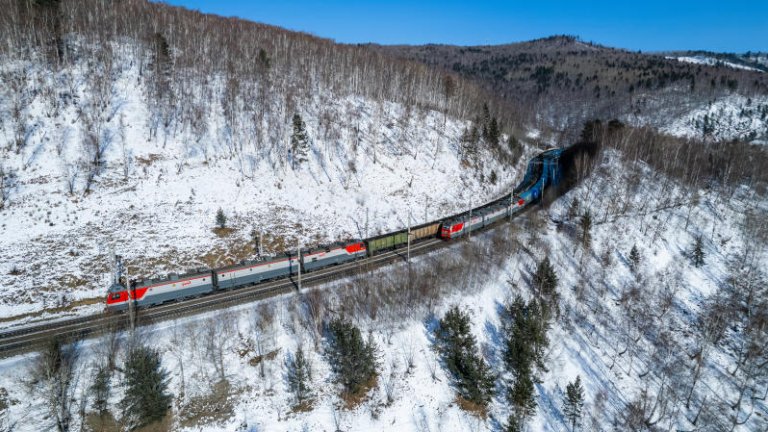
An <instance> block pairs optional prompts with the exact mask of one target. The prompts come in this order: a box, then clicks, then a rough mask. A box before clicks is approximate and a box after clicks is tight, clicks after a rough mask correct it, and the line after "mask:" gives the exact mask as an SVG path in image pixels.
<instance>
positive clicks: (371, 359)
mask: <svg viewBox="0 0 768 432" xmlns="http://www.w3.org/2000/svg"><path fill="white" fill-rule="evenodd" d="M328 339H329V347H328V350H327V351H326V352H327V353H328V356H329V360H330V363H331V367H332V369H333V371H334V373H335V374H336V378H337V381H338V382H339V383H340V384H341V385H342V387H343V388H344V392H345V393H348V394H353V395H354V394H358V393H359V392H360V391H362V390H364V389H365V387H366V385H367V384H368V383H369V382H370V381H371V380H372V379H374V378H375V377H376V374H377V369H378V361H377V359H376V351H377V348H376V344H375V343H374V342H373V340H371V339H369V340H368V341H367V342H366V341H364V340H363V337H362V335H361V334H360V329H358V328H357V327H356V326H354V325H353V324H352V323H349V322H347V321H344V320H343V319H339V318H337V319H334V320H332V321H331V322H330V323H329V324H328Z"/></svg>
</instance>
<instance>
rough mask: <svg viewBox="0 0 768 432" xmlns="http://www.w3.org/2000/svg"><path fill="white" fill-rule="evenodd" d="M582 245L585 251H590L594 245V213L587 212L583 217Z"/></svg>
mask: <svg viewBox="0 0 768 432" xmlns="http://www.w3.org/2000/svg"><path fill="white" fill-rule="evenodd" d="M580 222H581V223H580V225H581V244H582V246H584V249H589V246H590V245H591V244H592V232H591V230H592V213H590V211H589V210H587V211H585V212H584V214H583V215H582V216H581V221H580Z"/></svg>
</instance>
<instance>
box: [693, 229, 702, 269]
mask: <svg viewBox="0 0 768 432" xmlns="http://www.w3.org/2000/svg"><path fill="white" fill-rule="evenodd" d="M704 258H705V255H704V245H703V244H702V241H701V236H699V237H696V242H695V243H694V244H693V252H692V253H691V261H692V262H693V265H694V266H695V267H701V266H703V265H704Z"/></svg>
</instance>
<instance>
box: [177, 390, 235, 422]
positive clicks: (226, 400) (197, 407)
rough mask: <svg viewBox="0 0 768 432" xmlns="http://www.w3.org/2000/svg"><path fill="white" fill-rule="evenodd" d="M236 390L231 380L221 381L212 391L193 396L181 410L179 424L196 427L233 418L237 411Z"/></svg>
mask: <svg viewBox="0 0 768 432" xmlns="http://www.w3.org/2000/svg"><path fill="white" fill-rule="evenodd" d="M236 393H237V392H236V391H234V389H233V388H232V386H231V385H230V384H229V381H226V380H224V381H219V382H218V383H216V384H215V385H214V386H213V389H212V391H211V393H209V394H207V395H203V396H196V397H193V398H191V399H190V400H189V402H187V404H185V405H184V406H183V407H182V408H181V410H180V411H179V425H180V426H181V427H183V428H194V427H196V426H202V425H207V424H212V423H219V422H223V421H226V420H227V419H229V418H231V417H232V416H233V415H234V413H235V411H234V409H235V404H234V401H233V399H234V396H235V394H236Z"/></svg>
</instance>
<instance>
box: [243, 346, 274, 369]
mask: <svg viewBox="0 0 768 432" xmlns="http://www.w3.org/2000/svg"><path fill="white" fill-rule="evenodd" d="M279 352H280V348H278V349H276V350H274V351H270V352H268V353H266V354H264V355H257V356H255V357H253V358H251V359H250V360H248V364H249V365H251V366H254V367H255V366H258V365H259V363H261V362H262V361H265V360H274V359H275V357H277V353H279Z"/></svg>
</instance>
